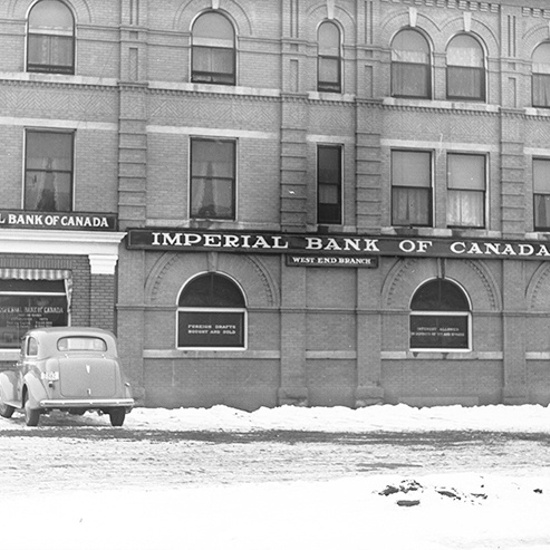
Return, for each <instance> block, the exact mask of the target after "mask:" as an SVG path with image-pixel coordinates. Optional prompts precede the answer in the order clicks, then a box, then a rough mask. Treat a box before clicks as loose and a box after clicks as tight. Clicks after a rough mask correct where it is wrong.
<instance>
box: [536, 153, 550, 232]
mask: <svg viewBox="0 0 550 550" xmlns="http://www.w3.org/2000/svg"><path fill="white" fill-rule="evenodd" d="M537 162H541V163H542V162H544V163H547V164H548V166H549V168H550V158H540V157H533V159H532V173H533V230H534V231H541V232H547V231H550V189H549V190H548V192H547V193H537V191H536V188H535V186H536V180H535V163H537ZM549 171H550V170H549ZM549 187H550V185H549ZM537 197H545V198H546V200H545V202H547V207H548V212H549V213H548V215H547V217H548V220H549V223H548V225H538V224H537V218H538V216H537V210H538V206H537Z"/></svg>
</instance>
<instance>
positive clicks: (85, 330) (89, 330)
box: [27, 327, 114, 337]
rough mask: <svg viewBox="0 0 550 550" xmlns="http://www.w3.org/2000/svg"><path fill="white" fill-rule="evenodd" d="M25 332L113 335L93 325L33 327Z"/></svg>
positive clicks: (67, 334) (35, 333)
mask: <svg viewBox="0 0 550 550" xmlns="http://www.w3.org/2000/svg"><path fill="white" fill-rule="evenodd" d="M27 334H32V335H38V334H54V335H55V334H58V335H63V336H77V335H80V336H84V335H86V336H100V335H104V336H111V337H114V334H113V333H112V332H111V331H109V330H105V329H102V328H94V327H47V328H33V329H31V330H29V331H28V332H27Z"/></svg>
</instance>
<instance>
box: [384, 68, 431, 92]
mask: <svg viewBox="0 0 550 550" xmlns="http://www.w3.org/2000/svg"><path fill="white" fill-rule="evenodd" d="M391 78H392V81H391V86H392V96H393V97H412V98H423V99H430V97H431V91H430V79H431V75H430V66H429V65H426V64H420V63H407V62H405V63H403V62H400V61H392V64H391Z"/></svg>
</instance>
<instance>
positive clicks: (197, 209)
mask: <svg viewBox="0 0 550 550" xmlns="http://www.w3.org/2000/svg"><path fill="white" fill-rule="evenodd" d="M191 217H193V218H214V219H234V218H235V142H233V141H219V140H201V139H196V140H193V141H192V143H191Z"/></svg>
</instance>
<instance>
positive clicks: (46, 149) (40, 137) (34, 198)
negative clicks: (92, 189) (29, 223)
mask: <svg viewBox="0 0 550 550" xmlns="http://www.w3.org/2000/svg"><path fill="white" fill-rule="evenodd" d="M26 138H27V142H26V158H25V204H24V208H25V210H35V211H40V212H70V211H71V210H72V208H73V141H74V139H73V138H74V134H73V132H47V131H42V130H27V135H26Z"/></svg>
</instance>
